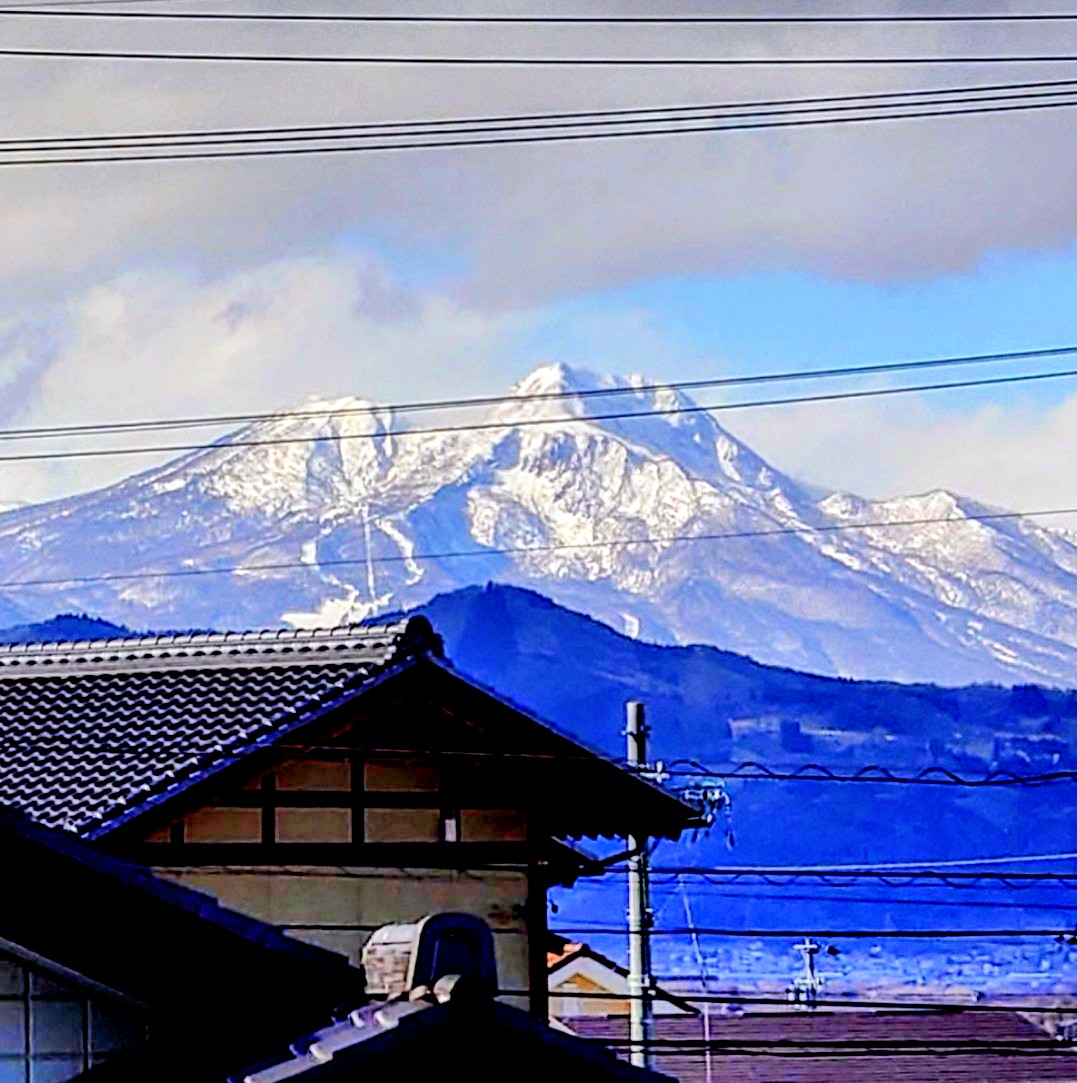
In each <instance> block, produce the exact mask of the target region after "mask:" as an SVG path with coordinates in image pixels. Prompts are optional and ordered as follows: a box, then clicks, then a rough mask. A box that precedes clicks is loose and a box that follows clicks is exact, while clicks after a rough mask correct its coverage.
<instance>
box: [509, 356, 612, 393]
mask: <svg viewBox="0 0 1077 1083" xmlns="http://www.w3.org/2000/svg"><path fill="white" fill-rule="evenodd" d="M609 383H611V381H609V380H608V378H607V379H606V380H603V378H602V377H599V376H598V375H596V374H595V373H593V372H590V371H588V370H587V369H578V368H574V367H573V366H571V365H566V364H565V363H564V362H563V361H551V362H549V363H548V364H545V365H540V366H539V367H538V368H536V369H532V371H531V372H529V373H528V374H527V375H526V376H524V377H523V379H521V380H518V381H517V382H516V384H515V385H514V386H513V388H512V392H511V393H512V394H513V395H516V396H519V397H520V398H526V397H528V396H532V395H571V394H574V393H578V392H580V391H592V390H597V389H599V388H601V387H603V386H604V384H609Z"/></svg>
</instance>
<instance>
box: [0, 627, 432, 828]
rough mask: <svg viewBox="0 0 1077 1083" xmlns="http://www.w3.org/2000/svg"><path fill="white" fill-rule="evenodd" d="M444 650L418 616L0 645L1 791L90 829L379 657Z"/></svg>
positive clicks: (7, 798)
mask: <svg viewBox="0 0 1077 1083" xmlns="http://www.w3.org/2000/svg"><path fill="white" fill-rule="evenodd" d="M440 653H441V642H440V639H439V638H438V637H437V636H436V635H435V634H434V632H433V630H432V629H431V627H430V625H429V623H428V622H427V621H426V620H425V619H424V618H422V617H412V618H409V619H407V620H405V621H400V622H398V623H396V624H390V625H384V626H378V627H371V626H363V627H355V628H342V629H332V630H321V631H280V632H249V633H227V634H217V635H176V636H154V637H148V638H141V639H118V640H116V639H114V640H102V641H98V642H83V643H62V644H60V643H52V644H40V643H39V644H17V645H12V646H7V647H3V648H0V804H5V805H9V806H12V807H14V808H17V809H20V810H22V811H23V812H25V813H27V814H28V815H29V816H31V817H32V818H33V819H34V820H36V821H37V822H39V823H43V824H46V825H49V826H54V827H63V828H66V829H68V830H71V831H76V832H79V833H81V834H84V835H86V836H88V837H95V836H97V835H100V834H103V833H105V832H106V831H107V830H110V829H112V828H114V827H115V826H118V825H119V824H120V823H122V822H123V821H124V819H125V813H127V812H128V810H130V809H132V808H143V807H145V806H146V804H147V802H151V801H152V800H153V799H154V798H155V797H158V796H162V795H165V794H168V793H171V792H173V791H174V790H176V789H177V788H180V787H182V786H184V785H186V784H188V783H190V782H192V781H193V780H195V779H197V778H199V777H201V776H203V775H205V774H206V773H207V772H209V771H210V770H211V769H216V768H218V767H220V766H222V765H223V764H226V763H229V762H232V761H233V759H234V758H235V757H237V756H238V755H241V754H243V753H245V752H248V751H250V750H252V749H253V748H256V747H258V746H259V744H260V743H262V742H266V741H269V740H271V739H273V738H276V737H279V736H280V734H281V733H282V732H287V731H288V730H290V729H291V728H292V727H293V726H296V725H299V724H301V723H302V722H304V721H306V720H307V719H309V718H310V717H313V716H315V715H317V714H319V713H321V712H323V711H325V710H326V709H327V708H329V707H331V706H333V705H334V704H336V703H339V702H341V701H343V700H346V699H347V698H349V697H350V696H351V695H353V694H355V693H356V691H357V690H359V689H360V688H362V687H363V686H364V685H365V684H367V683H368V682H370V681H372V680H373V679H374V678H376V677H377V676H379V675H380V674H382V673H384V672H385V671H386V670H388V669H391V668H393V667H394V666H397V665H400V664H402V663H405V662H407V661H408V660H409V659H411V658H414V657H415V656H417V655H423V654H431V655H435V656H438V655H440Z"/></svg>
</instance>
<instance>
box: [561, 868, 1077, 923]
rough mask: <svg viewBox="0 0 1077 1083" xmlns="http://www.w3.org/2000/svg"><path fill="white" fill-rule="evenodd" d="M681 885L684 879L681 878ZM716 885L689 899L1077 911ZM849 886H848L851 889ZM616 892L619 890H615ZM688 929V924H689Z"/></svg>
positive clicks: (661, 888)
mask: <svg viewBox="0 0 1077 1083" xmlns="http://www.w3.org/2000/svg"><path fill="white" fill-rule="evenodd" d="M681 880H682V881H683V877H682V878H681ZM717 886H718V885H713V884H708V883H702V884H701V883H694V884H692V885H691V887H690V888H689V889H688V890H689V891H690V892H691V895H692V897H693V898H694V899H696V900H706V899H739V900H745V899H746V900H748V901H750V902H774V903H781V904H782V905H786V904H788V903H799V902H821V903H834V902H836V901H840V902H841V903H842V904H843V905H846V904H849V903H852V904H854V905H857V906H885V907H887V908H889V907H892V906H917V907H920V906H930V907H935V908H941V909H950V910H970V909H972V910H979V909H982V910H1020V911H1022V912H1024V911H1033V910H1036V911H1043V912H1047V913H1055V914H1057V913H1061V912H1063V911H1073V910H1077V903H1067V902H1065V901H1064V900H1063V901H1059V902H1054V903H1046V902H1008V901H1006V900H1005V899H992V900H991V901H989V902H985V901H983V900H977V899H903V898H899V897H895V896H893V895H849V894H847V893H846V892H847V891H848V888H847V887H846V888H844V889H843V890H842V894H841V895H840V897H839V898H835V896H834V895H833V894H829V895H828V894H824V893H816V894H810V893H807V892H788V891H781V892H775V891H772V892H770V893H766V892H762V891H722V890H710V889H711V888H716V887H717ZM850 886H851V885H850ZM585 887H587V888H592V887H593V888H600V889H602V890H605V891H609V890H610V887H609V886H608V885H606V884H603V883H601V882H599V883H590V882H589V881H586V880H583V881H580V882H578V883H576V884H574V885H573V887H572V890H573V891H578V890H579V889H580V888H585ZM616 890H618V891H619V890H620V887H618V888H617V889H616ZM674 890H677V891H679V890H680V889H672V888H669V887H667V886H666V883H660V884H658V885H653V892H654V894H655V895H664V894H667V893H668V894H669V896H670V897H672V895H673V893H674ZM688 924H689V925H691V924H692V923H691V922H688Z"/></svg>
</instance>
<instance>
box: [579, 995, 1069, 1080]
mask: <svg viewBox="0 0 1077 1083" xmlns="http://www.w3.org/2000/svg"><path fill="white" fill-rule="evenodd" d="M562 1022H563V1023H565V1024H566V1025H567V1026H568V1027H569V1028H570V1029H571V1030H572V1031H574V1032H575V1033H576V1034H579V1035H580V1036H581V1037H588V1038H593V1039H600V1040H603V1041H607V1042H611V1043H616V1042H624V1041H625V1040H626V1039H627V1038H628V1019H627V1018H626V1017H624V1016H613V1017H608V1018H606V1017H601V1016H581V1017H578V1018H573V1019H564V1020H562ZM705 1027H706V1028H708V1030H709V1035H710V1039H711V1041H712V1042H719V1043H730V1045H731V1046H732V1043H736V1045H735V1046H733V1047H732V1048H727V1049H725V1050H722V1049H719V1048H714V1049H713V1050H712V1053H711V1058H710V1069H711V1078H712V1079H714V1080H721V1081H722V1083H794V1081H795V1083H834V1080H837V1079H855V1080H856V1081H857V1083H876V1081H878V1083H883V1081H888V1083H889V1081H892V1080H894V1079H895V1078H900V1079H901V1081H902V1083H939V1081H945V1083H983V1081H984V1080H988V1079H989V1080H991V1083H1018V1081H1021V1083H1045V1081H1047V1080H1068V1081H1070V1083H1075V1081H1077V1052H1074V1047H1072V1046H1067V1045H1062V1044H1060V1043H1053V1042H1051V1041H1050V1040H1049V1039H1048V1037H1047V1035H1046V1034H1045V1033H1044V1031H1042V1030H1040V1029H1039V1027H1037V1026H1035V1024H1033V1023H1031V1022H1029V1021H1028V1020H1027V1019H1025V1018H1024V1017H1023V1016H1020V1015H1018V1014H1017V1013H1016V1012H1004V1011H1000V1012H994V1011H990V1012H988V1011H980V1012H977V1011H962V1010H954V1011H916V1012H914V1011H906V1012H869V1011H848V1012H821V1011H820V1012H797V1013H786V1012H780V1013H779V1012H775V1013H769V1014H768V1013H758V1014H752V1015H744V1016H740V1017H731V1016H724V1015H711V1016H710V1018H709V1020H707V1021H706V1022H705V1021H704V1019H703V1018H702V1017H701V1016H697V1017H690V1016H658V1017H656V1019H655V1037H656V1038H657V1039H658V1040H659V1041H660V1042H665V1043H670V1042H672V1043H676V1042H684V1041H689V1042H696V1043H702V1042H703V1040H704V1034H705V1033H706V1032H707V1031H705V1029H704V1028H705ZM902 1041H909V1042H915V1043H919V1044H920V1046H921V1049H920V1050H918V1051H916V1052H915V1053H913V1052H911V1051H906V1052H905V1053H904V1055H903V1054H902V1052H901V1051H900V1050H898V1049H893V1048H890V1049H879V1048H877V1049H874V1050H873V1049H870V1048H866V1049H864V1051H863V1052H862V1053H860V1052H858V1054H857V1055H856V1056H855V1057H852V1058H850V1057H834V1056H830V1057H828V1056H827V1055H826V1053H825V1052H823V1051H820V1050H819V1048H818V1047H815V1048H813V1047H812V1046H810V1045H804V1044H801V1045H799V1046H798V1044H797V1043H798V1042H799V1043H805V1042H854V1043H859V1044H860V1045H861V1047H862V1048H863V1047H865V1046H867V1047H870V1045H871V1043H872V1042H876V1043H878V1042H902ZM774 1043H782V1046H781V1048H780V1051H779V1050H778V1049H775V1046H774ZM955 1043H966V1045H965V1046H964V1047H962V1046H961V1045H960V1044H955ZM967 1043H981V1044H982V1045H984V1046H987V1047H994V1048H995V1049H996V1050H998V1052H996V1053H993V1054H992V1053H988V1052H985V1051H983V1050H980V1051H971V1050H970V1049H969V1048H968V1045H967ZM925 1047H926V1048H925ZM768 1052H769V1055H768ZM656 1061H657V1067H658V1069H659V1071H662V1072H665V1073H667V1074H668V1075H671V1076H673V1078H674V1079H677V1080H680V1081H681V1083H704V1081H705V1080H707V1078H708V1075H707V1060H706V1058H705V1056H704V1053H703V1050H702V1048H701V1047H700V1046H697V1047H695V1048H691V1049H689V1048H686V1047H683V1046H682V1047H681V1048H677V1047H676V1045H675V1044H674V1045H672V1046H671V1045H669V1044H667V1045H665V1046H664V1048H663V1047H657V1051H656Z"/></svg>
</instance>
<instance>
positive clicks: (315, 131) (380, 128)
mask: <svg viewBox="0 0 1077 1083" xmlns="http://www.w3.org/2000/svg"><path fill="white" fill-rule="evenodd" d="M1056 82H1057V83H1058V84H1060V85H1061V84H1063V83H1065V84H1068V85H1067V86H1066V87H1065V88H1064V89H1057V90H1037V91H1034V92H1032V91H1023V92H1015V93H1008V94H1002V93H988V94H985V93H982V92H979V91H971V92H969V93H970V95H971V96H967V97H961V96H959V95H955V94H954V93H952V92H950V91H946V92H945V96H943V95H940V96H939V98H938V99H937V100H923V98H922V97H921V98H919V99H918V100H916V101H905V100H902V101H893V100H892V101H888V102H886V103H885V104H879V103H875V102H870V101H866V100H863V99H860V100H857V101H856V102H855V103H854V104H848V105H827V106H820V105H818V104H811V105H808V106H805V107H802V108H794V107H791V106H789V105H785V104H782V105H780V106H779V107H777V108H771V109H765V108H760V107H759V106H757V105H751V106H750V107H748V106H746V107H745V108H744V109H743V110H742V111H740V112H737V111H736V110H737V109H738V108H739V107H738V106H736V105H734V104H726V105H715V106H714V107H713V109H712V112H711V113H710V114H708V113H707V112H705V111H702V110H700V109H697V108H692V109H691V111H688V110H685V111H683V112H681V111H679V110H677V107H675V106H671V107H669V108H668V109H667V110H665V113H666V115H658V116H656V115H654V114H657V113H660V112H662V111H660V110H658V109H653V110H651V109H649V110H646V111H644V110H640V111H638V113H643V112H645V113H646V114H647V115H638V113H637V115H634V116H623V115H622V116H619V117H617V116H612V117H611V116H610V115H609V113H610V111H600V112H597V113H594V114H588V113H582V112H581V113H576V114H572V119H554V118H551V119H548V120H541V121H538V120H533V119H522V120H513V119H511V118H510V119H507V120H504V121H499V120H498V118H495V117H476V118H473V119H471V120H467V119H464V120H458V121H449V120H447V121H444V122H438V124H437V127H436V128H434V127H433V122H429V121H427V122H424V121H417V122H414V123H413V124H409V123H408V122H383V123H369V124H357V125H336V126H330V125H314V126H311V127H308V128H304V127H302V126H295V127H291V128H280V129H264V130H262V131H259V130H258V129H251V130H250V131H248V132H243V131H238V132H236V133H234V134H229V135H221V134H220V133H217V132H206V133H198V132H194V133H190V134H185V133H182V132H176V133H173V132H161V133H157V134H156V135H155V134H153V133H138V134H134V135H126V136H125V135H102V136H96V137H95V136H61V137H59V138H56V139H50V138H49V137H47V136H40V137H33V138H28V139H18V138H15V137H12V138H7V139H0V152H2V153H5V154H9V155H10V154H24V153H35V152H36V153H61V152H62V153H65V154H69V153H71V152H72V150H77V151H79V152H80V153H82V152H86V151H94V152H102V151H115V150H131V149H139V150H141V149H144V148H152V149H161V148H165V149H174V148H183V147H218V146H221V147H223V146H232V145H235V146H241V147H245V146H252V145H253V146H275V145H277V144H281V143H286V144H292V143H310V142H319V143H327V142H335V141H340V140H356V139H367V140H369V139H376V138H383V137H385V136H390V137H392V138H393V139H427V138H429V137H430V136H431V135H438V136H439V137H440V136H441V135H442V133H445V134H447V135H451V136H460V135H484V134H486V133H490V132H515V131H525V132H533V131H539V132H547V131H557V130H560V129H566V128H568V129H573V130H575V129H579V128H602V129H604V130H607V131H608V130H612V129H616V128H617V127H619V126H620V127H623V126H626V125H642V124H654V123H658V122H662V123H685V124H686V123H692V124H701V123H703V122H704V121H709V120H722V121H726V120H738V119H754V118H759V117H768V116H777V117H789V116H800V115H803V114H816V113H820V112H823V113H828V114H829V113H850V112H853V113H860V114H865V113H866V111H867V110H879V109H885V108H901V109H909V110H912V109H915V110H917V112H915V113H912V114H910V116H912V117H914V118H915V117H918V116H920V115H922V112H923V110H924V109H926V108H927V107H929V106H934V105H945V106H946V108H947V109H948V110H949V109H951V108H952V107H953V106H954V105H976V104H980V103H988V104H990V103H995V102H1021V101H1029V100H1030V99H1031V100H1036V101H1038V100H1039V99H1044V98H1066V99H1070V98H1072V96H1073V94H1074V93H1077V88H1075V87H1074V86H1073V83H1074V82H1077V81H1069V80H1058V81H1056ZM1044 104H1047V103H1044ZM1050 104H1057V105H1073V104H1075V103H1074V102H1072V101H1069V100H1067V101H1066V102H1058V103H1054V102H1053V103H1050ZM679 112H680V113H681V115H675V114H677V113H679ZM956 112H959V111H955V113H952V114H947V115H956ZM868 115H870V114H868ZM853 119H857V118H853ZM690 130H692V131H694V130H696V129H690ZM269 133H273V134H269ZM408 145H410V144H401V146H402V147H403V146H408ZM421 145H422V146H426V145H427V144H425V143H424V144H421Z"/></svg>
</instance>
